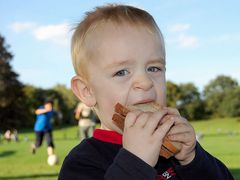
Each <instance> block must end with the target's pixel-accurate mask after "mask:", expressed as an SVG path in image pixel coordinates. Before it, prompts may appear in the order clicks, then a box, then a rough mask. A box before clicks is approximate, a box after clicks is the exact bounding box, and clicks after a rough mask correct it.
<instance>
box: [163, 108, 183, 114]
mask: <svg viewBox="0 0 240 180" xmlns="http://www.w3.org/2000/svg"><path fill="white" fill-rule="evenodd" d="M163 109H164V110H167V112H168V114H169V115H179V116H180V113H179V111H178V110H177V109H176V108H172V107H164V108H163Z"/></svg>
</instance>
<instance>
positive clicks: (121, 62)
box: [104, 59, 134, 69]
mask: <svg viewBox="0 0 240 180" xmlns="http://www.w3.org/2000/svg"><path fill="white" fill-rule="evenodd" d="M133 63H134V62H132V61H130V60H129V59H128V60H124V61H117V62H113V63H111V64H108V65H106V66H105V67H104V68H105V69H108V68H112V67H116V66H123V65H129V64H133Z"/></svg>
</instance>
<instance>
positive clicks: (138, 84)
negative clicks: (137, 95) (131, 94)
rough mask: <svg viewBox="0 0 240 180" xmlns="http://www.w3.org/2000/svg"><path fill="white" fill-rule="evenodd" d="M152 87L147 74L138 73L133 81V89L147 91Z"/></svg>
mask: <svg viewBox="0 0 240 180" xmlns="http://www.w3.org/2000/svg"><path fill="white" fill-rule="evenodd" d="M152 87H153V81H152V79H151V78H150V77H148V76H147V74H144V75H139V76H138V77H137V78H136V79H135V81H134V83H133V88H134V89H141V90H144V91H147V90H149V89H151V88H152Z"/></svg>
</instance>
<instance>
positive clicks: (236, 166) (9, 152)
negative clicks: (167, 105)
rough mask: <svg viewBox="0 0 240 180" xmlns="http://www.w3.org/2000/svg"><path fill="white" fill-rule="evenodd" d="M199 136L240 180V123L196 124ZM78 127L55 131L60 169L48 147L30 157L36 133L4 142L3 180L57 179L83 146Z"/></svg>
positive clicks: (1, 149) (1, 145)
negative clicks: (75, 150) (49, 157)
mask: <svg viewBox="0 0 240 180" xmlns="http://www.w3.org/2000/svg"><path fill="white" fill-rule="evenodd" d="M192 124H193V126H194V128H195V129H196V132H197V133H202V134H203V138H202V139H201V140H200V144H201V145H202V146H203V147H204V148H205V149H206V150H207V151H208V152H210V153H211V154H213V155H214V156H216V157H217V158H218V159H220V160H221V161H223V162H224V163H225V164H226V166H227V167H228V168H229V169H230V170H231V172H232V174H233V175H234V178H235V179H240V153H239V149H240V122H239V120H238V119H236V118H235V119H234V118H232V119H218V120H217V119H216V120H208V121H198V122H192ZM77 130H78V127H77V126H72V127H65V128H55V130H54V139H55V144H56V153H57V155H58V157H59V159H60V163H59V165H57V166H53V167H51V166H49V165H48V164H47V153H46V144H43V147H41V148H40V149H39V150H38V151H37V153H36V154H35V155H32V154H31V153H30V144H31V142H32V140H33V138H34V133H33V132H32V130H29V129H27V130H24V131H19V134H20V135H19V137H20V142H10V143H7V142H5V141H3V142H2V141H1V143H0V169H1V170H0V179H6V180H8V179H15V180H20V179H26V180H28V179H36V180H51V179H57V176H58V173H59V170H60V168H61V163H62V162H63V159H64V157H65V156H66V155H67V153H68V152H69V151H70V150H71V149H72V148H73V147H74V146H75V145H77V144H78V143H79V140H78V138H77Z"/></svg>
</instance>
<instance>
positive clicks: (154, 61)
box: [148, 58, 166, 65]
mask: <svg viewBox="0 0 240 180" xmlns="http://www.w3.org/2000/svg"><path fill="white" fill-rule="evenodd" d="M148 63H149V64H150V63H161V64H163V65H166V61H165V59H163V58H156V59H152V60H151V61H149V62H148Z"/></svg>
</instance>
